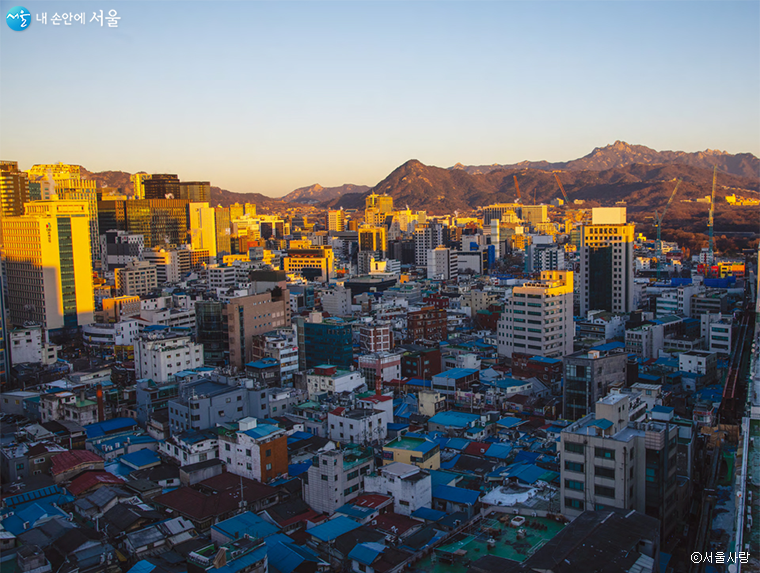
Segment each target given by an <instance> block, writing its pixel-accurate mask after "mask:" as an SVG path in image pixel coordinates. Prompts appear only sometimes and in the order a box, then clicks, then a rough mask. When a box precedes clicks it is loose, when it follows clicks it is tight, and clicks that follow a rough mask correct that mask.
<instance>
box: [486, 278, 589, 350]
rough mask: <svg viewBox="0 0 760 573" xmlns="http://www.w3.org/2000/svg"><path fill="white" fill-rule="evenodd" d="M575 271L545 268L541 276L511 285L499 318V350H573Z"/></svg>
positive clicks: (497, 334)
mask: <svg viewBox="0 0 760 573" xmlns="http://www.w3.org/2000/svg"><path fill="white" fill-rule="evenodd" d="M574 331H575V324H574V323H573V272H572V271H544V272H542V273H541V280H539V281H531V282H527V283H525V284H523V285H521V286H518V287H515V288H514V289H512V296H511V297H510V298H508V299H507V300H506V301H505V305H504V312H503V313H502V315H501V318H500V319H499V322H498V325H497V330H496V337H497V344H498V350H499V354H500V355H502V356H509V357H511V356H512V353H513V352H526V353H528V354H538V355H541V356H547V357H554V356H559V357H562V356H565V355H567V354H571V353H572V352H573V337H574V334H575V332H574Z"/></svg>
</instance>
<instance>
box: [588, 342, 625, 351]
mask: <svg viewBox="0 0 760 573" xmlns="http://www.w3.org/2000/svg"><path fill="white" fill-rule="evenodd" d="M620 348H625V344H624V343H622V342H607V343H606V344H598V345H596V346H592V347H591V350H598V351H600V352H609V351H610V350H618V349H620Z"/></svg>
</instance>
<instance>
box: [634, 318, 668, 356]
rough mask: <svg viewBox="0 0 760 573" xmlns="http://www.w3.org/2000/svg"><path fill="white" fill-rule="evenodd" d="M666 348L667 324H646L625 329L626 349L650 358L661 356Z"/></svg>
mask: <svg viewBox="0 0 760 573" xmlns="http://www.w3.org/2000/svg"><path fill="white" fill-rule="evenodd" d="M664 348H665V326H663V325H662V324H644V325H643V326H639V327H637V328H632V329H630V330H626V331H625V351H626V352H629V353H631V354H635V355H636V356H639V357H641V358H643V359H644V360H649V359H650V358H659V356H660V350H662V349H664Z"/></svg>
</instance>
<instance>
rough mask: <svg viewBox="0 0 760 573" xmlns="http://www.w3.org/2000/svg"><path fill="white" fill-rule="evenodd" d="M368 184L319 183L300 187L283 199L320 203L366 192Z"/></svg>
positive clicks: (310, 203) (306, 203)
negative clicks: (334, 184)
mask: <svg viewBox="0 0 760 573" xmlns="http://www.w3.org/2000/svg"><path fill="white" fill-rule="evenodd" d="M369 190H370V187H369V186H368V185H352V184H351V183H346V184H344V185H341V186H340V187H322V186H321V185H320V184H319V183H315V184H314V185H309V186H308V187H299V188H298V189H296V190H295V191H291V192H290V193H288V194H287V195H285V196H284V197H283V198H282V200H283V201H285V202H286V203H301V204H302V205H318V204H320V203H324V202H327V201H331V200H333V199H337V198H338V197H340V196H342V195H347V194H349V193H364V192H366V191H369Z"/></svg>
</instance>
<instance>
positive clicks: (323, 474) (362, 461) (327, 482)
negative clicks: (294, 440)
mask: <svg viewBox="0 0 760 573" xmlns="http://www.w3.org/2000/svg"><path fill="white" fill-rule="evenodd" d="M374 469H375V456H374V453H373V451H372V449H369V448H367V449H362V448H360V447H351V448H344V449H342V450H331V451H326V452H320V453H319V454H317V456H316V459H315V461H314V464H313V465H312V466H311V467H310V468H309V471H308V473H307V479H306V480H304V492H303V494H304V495H303V497H304V501H306V503H307V504H309V507H311V508H312V509H314V510H315V511H319V512H324V513H327V514H330V515H332V514H333V513H334V512H335V510H336V509H338V508H339V507H341V506H342V505H344V504H345V503H347V502H349V501H351V500H352V499H354V498H355V497H357V496H359V495H360V494H361V493H363V492H364V486H363V483H364V480H365V479H366V478H365V476H367V475H369V474H371V473H372V472H373V471H374Z"/></svg>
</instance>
